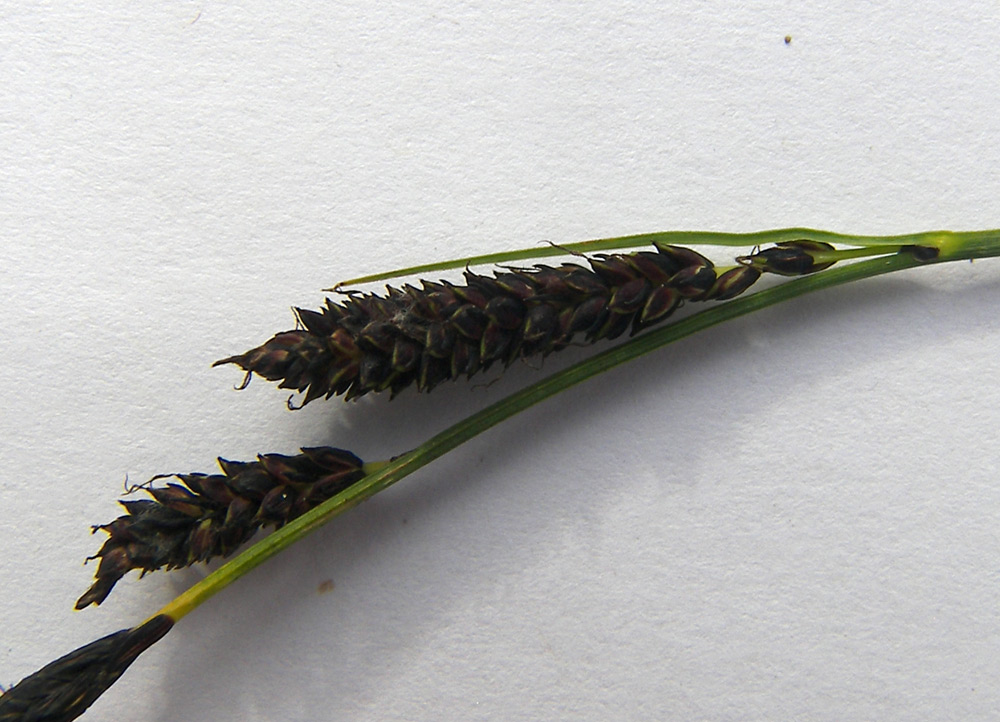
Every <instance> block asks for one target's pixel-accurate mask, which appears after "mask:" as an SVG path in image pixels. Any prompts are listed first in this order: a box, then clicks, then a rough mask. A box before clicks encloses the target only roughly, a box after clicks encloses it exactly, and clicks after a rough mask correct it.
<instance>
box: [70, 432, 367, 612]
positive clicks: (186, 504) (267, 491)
mask: <svg viewBox="0 0 1000 722" xmlns="http://www.w3.org/2000/svg"><path fill="white" fill-rule="evenodd" d="M219 466H220V467H221V469H222V474H176V475H175V476H174V478H177V479H179V480H180V482H181V483H177V482H170V483H168V484H166V485H165V486H159V487H154V486H144V487H141V488H143V489H144V490H145V491H146V493H148V494H149V495H150V496H151V497H152V499H126V500H123V501H121V502H119V503H120V504H121V505H122V506H123V507H125V511H126V512H127V513H126V514H124V515H123V516H120V517H118V518H117V519H115V520H114V521H112V522H110V523H108V524H102V525H100V526H95V527H94V531H98V530H100V531H104V532H107V533H108V539H107V541H105V542H104V545H103V546H102V547H101V549H100V551H99V552H97V554H95V555H94V556H93V557H90V558H91V559H100V564H99V565H98V568H97V574H96V575H95V576H96V580H95V581H94V584H93V586H91V588H90V589H88V590H87V592H86V593H85V594H84V595H83V596H82V597H80V599H79V600H77V602H76V608H77V609H83V608H84V607H86V606H88V605H90V604H100V603H101V602H103V601H104V600H105V599H106V598H107V596H108V594H110V593H111V590H112V588H113V587H114V586H115V584H116V583H117V582H118V580H119V579H121V578H122V577H123V576H124V575H125V574H127V573H128V572H129V571H131V570H132V569H139V570H141V571H142V573H143V574H145V573H146V572H151V571H154V570H156V569H163V568H165V569H175V568H178V567H186V566H190V565H191V564H194V563H196V562H202V561H207V560H209V559H212V558H214V557H220V556H229V555H230V554H232V553H233V552H234V551H235V550H236V549H237V548H238V547H239V546H240V545H241V544H243V543H244V542H245V541H247V540H248V539H250V537H252V536H253V535H254V534H255V533H256V532H257V530H258V529H260V528H261V527H274V528H278V527H281V526H283V525H284V524H285V523H287V522H288V521H291V520H292V519H294V518H296V517H297V516H300V515H301V514H303V513H304V512H306V511H308V510H309V509H312V508H313V507H315V506H317V505H318V504H320V503H321V502H323V501H326V500H327V499H329V498H330V497H332V496H335V495H336V494H338V493H340V492H341V491H343V490H344V489H346V488H347V487H349V486H350V485H351V484H353V483H354V482H356V481H358V480H359V479H361V478H362V477H363V476H364V474H365V472H364V464H363V462H362V461H361V459H359V458H358V457H357V456H355V455H354V454H352V453H350V452H349V451H344V450H343V449H335V448H333V447H329V446H323V447H317V448H306V449H302V453H301V454H298V455H296V456H284V455H282V454H266V455H262V456H259V457H258V458H257V461H252V462H236V461H226V460H225V459H219ZM156 478H169V477H156Z"/></svg>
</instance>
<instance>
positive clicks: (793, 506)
mask: <svg viewBox="0 0 1000 722" xmlns="http://www.w3.org/2000/svg"><path fill="white" fill-rule="evenodd" d="M317 5H318V6H317ZM85 6H86V7H85ZM786 35H789V36H791V38H792V40H791V43H790V44H786V43H785V42H784V38H785V36H786ZM998 70H1000V9H998V6H997V5H996V3H994V2H985V1H984V2H969V3H962V4H959V5H958V6H951V7H949V8H948V9H947V11H945V10H944V6H943V5H942V4H941V3H938V2H927V1H924V2H912V1H911V2H889V3H880V4H879V6H876V5H874V4H872V3H850V2H833V3H795V2H768V3H764V2H743V3H705V2H695V1H693V0H683V1H681V2H674V3H649V2H632V3H627V4H611V5H607V4H604V3H600V4H599V3H591V4H581V3H531V2H510V3H505V4H503V5H501V4H492V3H477V2H466V3H452V2H437V3H422V4H405V3H391V4H384V5H383V6H382V7H380V8H375V7H374V6H373V5H372V4H371V3H363V2H344V3H336V4H334V3H329V4H325V3H320V4H316V3H305V2H285V3H264V2H250V3H244V4H243V6H242V7H240V6H236V5H235V4H230V3H223V2H175V3H169V4H167V3H161V4H150V3H105V4H103V9H99V8H98V4H97V3H87V4H76V3H59V2H56V3H44V4H43V3H29V2H10V3H7V4H6V5H5V6H4V8H3V10H2V11H0V169H2V170H0V230H2V240H0V244H2V250H0V289H2V292H3V297H2V299H0V333H2V338H3V347H2V348H3V353H2V358H3V363H2V370H3V373H2V381H0V383H2V387H0V399H2V401H0V403H2V406H3V408H4V412H3V414H2V415H0V424H2V428H0V463H2V468H3V472H2V474H0V551H2V554H0V578H2V582H3V584H2V587H3V593H2V595H0V619H2V620H3V622H2V627H0V628H2V635H0V682H2V683H3V684H10V683H13V682H15V681H17V680H18V679H20V678H21V677H23V676H24V675H26V674H28V673H30V672H32V671H33V670H35V669H36V668H38V667H40V666H41V665H42V664H44V663H46V662H48V661H50V660H51V659H53V658H55V657H57V656H59V655H61V654H63V653H65V652H67V651H69V650H70V649H72V648H74V647H76V646H79V645H81V644H83V643H85V642H88V641H90V640H92V639H94V638H96V637H98V636H100V635H103V634H106V633H108V632H111V631H114V630H117V629H120V628H123V627H127V626H130V625H132V624H135V623H137V622H139V621H140V620H142V619H143V618H145V617H146V616H147V615H149V614H151V613H152V612H153V611H155V610H156V609H157V608H159V607H160V606H161V605H162V604H164V603H166V602H167V601H168V600H169V599H171V598H172V596H173V595H174V594H176V593H178V592H180V591H181V590H183V589H184V588H186V587H187V586H188V585H190V584H191V583H192V582H193V581H195V580H196V579H198V578H199V577H200V576H201V575H202V574H203V573H204V571H203V570H190V571H180V572H173V573H170V574H154V575H151V576H149V577H147V578H145V579H143V580H142V581H141V582H139V581H136V580H135V578H134V577H132V576H130V577H129V578H128V579H126V580H125V581H124V582H123V583H121V584H120V585H119V588H118V589H117V590H116V591H115V593H114V594H113V595H112V597H111V598H110V599H109V601H108V602H107V603H106V604H105V605H103V606H102V607H101V608H99V609H96V610H95V609H90V610H87V611H85V612H79V613H75V612H72V611H71V607H72V604H73V601H74V600H75V599H76V597H77V596H78V595H79V594H80V593H81V592H82V591H83V590H84V589H85V588H86V587H87V585H88V584H89V581H90V578H91V575H92V573H93V571H94V567H93V565H91V566H89V567H82V566H80V561H81V560H82V558H83V557H85V556H87V555H88V554H91V553H93V552H94V551H95V550H96V547H97V545H98V544H99V543H100V542H101V539H100V538H98V537H91V536H90V535H89V534H88V525H90V524H94V523H99V522H103V521H107V520H110V519H111V518H113V517H114V516H115V515H116V514H117V513H118V508H117V507H116V505H115V499H116V498H117V497H118V495H119V494H120V493H121V491H122V484H123V481H124V479H125V478H126V476H127V477H128V478H129V479H130V480H132V481H141V480H144V479H146V478H148V477H149V476H151V475H153V474H156V473H162V472H170V471H185V472H186V471H210V470H212V469H213V465H214V458H215V456H218V455H222V456H225V457H228V458H234V459H247V458H252V457H253V455H254V454H256V453H258V452H284V453H292V452H294V451H295V450H296V449H297V448H298V447H299V446H301V445H316V444H324V443H331V444H336V445H340V446H344V447H347V448H351V449H353V450H355V451H356V452H357V453H358V454H361V455H362V456H364V457H365V458H381V457H385V456H389V455H392V454H396V453H399V452H401V451H403V450H406V449H407V448H409V447H411V446H413V445H415V444H417V443H419V442H420V441H422V440H423V439H425V438H426V437H427V436H428V435H429V434H430V433H432V432H434V431H436V430H439V429H442V428H444V427H445V426H446V425H447V424H449V423H451V422H453V421H456V420H458V419H460V418H462V417H463V416H465V415H467V414H468V413H470V412H471V411H473V410H475V409H478V408H481V407H483V406H484V405H486V404H487V403H489V402H490V401H492V400H495V399H498V398H500V397H502V396H503V395H505V394H507V393H509V392H511V391H512V390H514V389H516V388H519V387H521V386H522V385H524V384H526V383H528V382H529V381H531V380H534V379H537V378H540V374H539V372H538V371H537V370H533V369H531V368H529V367H527V366H521V365H518V366H516V367H515V368H513V369H511V370H510V371H509V373H508V374H506V375H505V376H504V377H503V378H502V379H501V380H500V381H497V382H496V383H494V384H492V385H490V386H488V387H484V386H483V385H482V384H476V385H471V384H452V385H447V386H446V387H442V388H441V389H440V390H439V391H435V393H434V394H433V395H431V396H419V395H417V394H415V393H412V392H411V393H405V394H403V395H402V396H401V397H400V398H398V399H396V400H394V401H393V402H391V403H390V402H389V401H388V399H387V398H382V397H378V398H366V399H364V400H362V401H361V402H360V403H355V404H346V405H345V404H343V403H341V402H339V401H332V402H329V403H325V404H324V403H316V404H313V405H310V406H309V407H308V408H306V409H305V410H303V411H300V412H297V413H290V412H288V411H286V410H285V408H284V401H285V398H286V394H285V393H283V392H281V391H278V390H276V389H275V388H273V387H272V386H270V385H268V384H266V383H264V382H261V381H256V382H254V383H253V384H252V385H251V386H250V388H249V389H248V390H246V391H244V392H242V393H236V392H235V391H233V390H232V386H233V385H234V384H235V383H238V382H239V380H240V376H239V374H238V372H237V371H235V370H233V369H210V368H209V364H210V363H211V361H213V360H215V359H217V358H219V357H221V356H225V355H228V354H230V353H233V352H238V351H243V350H245V349H246V348H249V347H250V346H253V345H255V344H257V343H259V342H261V341H263V340H265V339H266V338H267V337H269V335H270V334H272V333H274V332H276V331H279V330H283V329H286V328H289V327H291V325H292V316H291V314H290V312H289V311H288V307H289V306H290V305H292V304H299V305H306V306H316V305H318V304H320V303H321V302H322V299H323V294H321V293H320V292H319V289H321V288H323V287H325V286H328V285H330V284H332V283H333V282H335V281H337V280H339V279H342V278H345V277H349V276H352V275H357V274H361V273H366V272H372V271H376V270H383V269H387V268H394V267H399V266H403V265H410V264H413V263H418V262H424V261H428V260H438V259H444V258H451V257H455V256H459V255H466V254H470V253H482V252H488V251H493V250H497V249H502V248H509V247H523V246H526V245H532V244H534V243H538V242H541V241H544V240H550V241H554V242H571V241H578V240H584V239H588V238H595V237H603V236H611V235H621V234H626V233H639V232H646V231H654V230H667V229H714V230H726V231H750V230H759V229H762V228H770V227H779V226H787V225H807V226H815V227H821V228H829V229H831V230H842V231H848V232H859V233H900V232H910V231H917V230H926V229H931V228H939V227H942V228H953V229H972V228H989V227H996V226H1000V219H998V208H1000V206H998V203H1000V200H998V199H1000V177H998V173H997V168H998V167H1000V164H998V161H1000V112H998V110H1000V102H998V100H997V99H998V98H1000V73H998ZM724 253H725V252H724V251H723V256H722V257H723V258H724V257H725V256H724ZM998 306H1000V262H992V261H984V262H980V263H976V264H973V265H969V264H957V265H956V266H954V267H946V266H939V267H933V268H928V269H921V270H918V271H915V272H910V273H907V274H905V275H900V276H897V277H891V278H883V279H875V280H872V281H868V282H864V283H860V284H857V285H856V286H854V287H845V288H841V289H837V290H833V291H830V292H826V293H823V294H821V295H817V296H815V297H809V298H805V299H801V300H798V301H795V302H793V303H790V304H787V305H785V306H783V307H778V308H775V309H772V310H769V311H765V312H762V313H758V314H755V315H754V316H753V317H749V318H746V319H743V320H740V321H737V322H734V323H730V324H727V325H726V326H724V327H720V328H716V329H713V330H711V331H709V332H707V333H704V334H700V335H699V336H698V337H695V338H692V339H689V340H687V341H685V342H683V343H681V344H678V345H677V346H675V347H673V348H670V349H666V350H662V351H660V352H658V353H655V354H653V355H652V356H650V357H648V358H645V359H643V360H640V361H638V362H636V363H633V364H632V365H630V366H629V367H626V368H622V369H619V370H617V371H614V372H612V373H609V374H607V375H606V376H604V377H603V378H601V379H599V380H596V381H593V382H591V383H588V384H586V385H584V386H581V387H579V388H577V389H575V390H573V391H570V392H568V393H566V394H563V395H562V396H561V397H559V398H556V399H553V400H551V401H549V402H547V403H545V404H544V405H542V406H539V407H537V408H535V409H533V410H530V411H528V412H527V413H524V414H523V415H521V416H520V417H519V418H517V419H516V420H514V421H511V422H508V423H506V424H504V425H503V426H501V427H499V428H497V429H495V430H493V431H491V432H489V433H488V434H486V435H484V436H483V437H481V438H478V439H476V440H474V441H472V442H470V443H468V444H467V445H466V446H465V447H463V448H461V449H459V450H457V451H455V452H454V453H452V454H450V455H448V456H447V457H446V458H443V459H442V460H440V461H438V462H436V463H435V464H434V465H433V466H431V467H428V468H426V469H425V470H423V471H422V472H420V473H418V474H416V475H415V476H414V477H412V478H409V479H407V480H406V481H405V482H404V483H402V484H400V485H399V486H398V487H396V488H394V489H391V490H389V491H387V492H386V493H384V494H381V495H380V496H379V497H377V498H375V499H374V500H372V501H370V502H368V503H367V504H365V505H364V506H362V507H361V508H359V509H357V510H355V511H353V512H351V513H350V514H349V515H347V516H346V517H344V518H341V519H339V520H337V521H336V522H334V523H333V524H331V525H330V526H328V527H326V528H324V529H323V530H321V531H320V532H318V533H317V534H315V535H314V536H312V537H311V538H309V539H307V540H306V541H304V542H302V543H300V544H298V545H297V546H295V547H294V548H292V549H290V550H289V551H287V552H286V553H284V554H282V555H281V557H280V558H279V559H276V560H274V561H272V562H271V563H269V564H268V565H266V566H265V567H263V568H261V569H259V570H257V571H256V572H254V573H253V574H252V575H250V576H249V577H247V578H245V579H243V580H241V581H240V582H238V583H237V584H235V585H234V586H233V587H231V588H229V589H228V590H226V591H225V592H224V593H222V594H221V595H219V597H217V598H215V599H213V600H212V601H211V602H210V603H209V604H207V605H205V606H204V607H203V608H201V609H199V610H198V611H197V612H196V613H194V614H192V615H191V616H190V617H188V618H187V619H185V620H184V621H183V623H181V624H179V625H178V626H177V627H176V628H175V629H174V630H173V631H172V632H171V633H170V635H169V636H168V637H167V638H166V639H164V640H163V641H162V642H160V643H159V644H157V645H156V646H155V647H154V648H153V649H152V650H150V651H149V652H147V653H146V654H145V655H143V657H141V658H140V660H139V661H138V662H137V663H136V664H135V665H134V666H133V668H132V669H131V670H130V671H129V672H128V673H127V675H126V676H125V677H124V678H123V680H122V681H121V682H120V683H119V684H118V685H117V686H116V687H114V688H113V689H112V690H111V691H110V692H109V693H108V694H107V695H106V696H105V697H104V698H102V699H101V700H100V701H99V702H98V703H97V704H96V705H95V706H94V707H93V709H92V710H91V711H90V712H89V713H88V714H87V716H86V719H88V720H93V721H94V722H97V721H99V720H120V719H134V720H149V721H163V722H166V721H168V720H187V719H213V720H217V721H225V720H241V721H242V720H303V721H304V720H318V719H337V720H535V719H577V720H608V719H635V720H639V719H650V720H652V719H657V720H658V719H686V720H713V721H715V720H777V719H798V720H844V719H882V720H911V719H912V720H916V719H939V720H948V719H953V720H969V719H987V718H991V717H994V716H995V715H996V713H997V710H998V708H1000V684H998V682H1000V612H998V611H997V605H996V597H997V583H998V558H1000V536H998V533H997V526H998V525H997V521H998V519H1000V480H998V475H997V459H998V453H997V449H996V439H997V428H998V422H1000V418H998V417H1000V413H998V411H997V408H998V406H1000V388H998V387H997V383H996V379H997V373H998V371H1000V361H998V346H1000V324H998V323H997V321H996V310H995V309H996V308H997V307H998ZM583 355H585V351H582V350H578V351H569V352H567V354H566V355H565V356H564V357H562V358H550V359H549V360H547V361H546V363H545V369H544V372H549V371H552V370H556V369H558V368H560V367H562V366H564V365H565V364H566V363H568V362H569V361H570V360H573V359H577V358H581V357H582V356H583ZM486 380H488V378H486V379H484V381H486ZM328 580H332V582H333V589H332V591H327V592H322V591H320V590H321V588H325V586H327V585H325V584H324V582H327V581H328Z"/></svg>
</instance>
